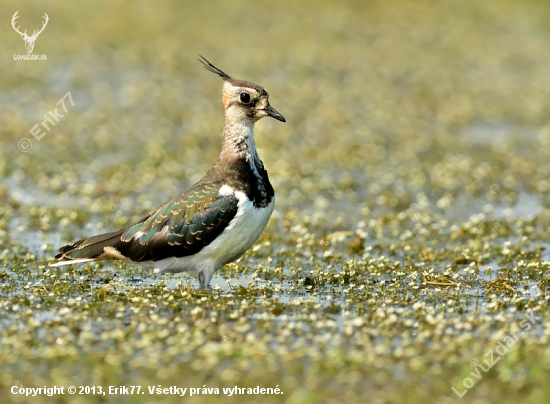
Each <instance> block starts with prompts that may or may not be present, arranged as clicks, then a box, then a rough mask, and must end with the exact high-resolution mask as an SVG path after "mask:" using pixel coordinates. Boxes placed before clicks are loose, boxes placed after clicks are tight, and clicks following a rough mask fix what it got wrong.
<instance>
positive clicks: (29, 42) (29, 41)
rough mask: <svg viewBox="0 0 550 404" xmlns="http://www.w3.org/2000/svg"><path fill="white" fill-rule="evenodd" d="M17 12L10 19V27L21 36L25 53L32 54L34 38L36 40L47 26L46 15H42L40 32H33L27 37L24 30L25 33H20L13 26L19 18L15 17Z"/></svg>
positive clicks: (17, 28)
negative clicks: (42, 21) (42, 20)
mask: <svg viewBox="0 0 550 404" xmlns="http://www.w3.org/2000/svg"><path fill="white" fill-rule="evenodd" d="M18 12H19V10H17V11H16V12H15V14H14V15H13V18H12V19H11V26H12V27H13V29H14V30H15V32H17V33H18V34H19V35H21V38H23V40H24V41H25V48H27V53H32V50H33V49H34V42H35V41H36V38H38V35H40V33H41V32H42V31H44V28H46V25H47V24H48V20H49V18H48V14H46V13H44V23H43V24H42V28H40V31H37V30H34V31H33V34H32V35H31V36H28V35H27V30H25V32H21V31H19V27H16V26H15V20H17V19H18V18H19V16H18V15H17V13H18Z"/></svg>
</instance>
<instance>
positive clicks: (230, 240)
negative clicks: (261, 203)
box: [151, 185, 275, 277]
mask: <svg viewBox="0 0 550 404" xmlns="http://www.w3.org/2000/svg"><path fill="white" fill-rule="evenodd" d="M231 194H233V195H235V197H236V198H237V200H238V201H239V202H238V207H237V214H236V215H235V217H234V218H233V220H231V222H230V223H229V225H228V226H227V227H226V228H225V230H224V231H223V232H222V233H221V234H220V235H219V236H218V237H217V238H216V240H214V241H213V242H212V243H210V244H209V245H207V246H206V247H204V248H203V249H202V250H201V251H199V252H198V253H197V254H195V255H192V256H189V257H182V258H166V259H164V260H161V261H158V262H155V263H151V264H153V265H154V269H155V272H181V271H189V272H194V273H198V272H199V271H205V272H206V273H208V275H210V277H211V276H212V275H213V274H214V272H216V271H217V270H218V269H219V268H221V267H222V266H223V265H225V264H228V263H229V262H233V261H235V260H237V259H239V258H240V257H241V256H242V255H243V254H244V253H245V252H246V250H248V249H249V248H250V247H251V246H252V245H253V244H254V243H255V242H256V240H258V238H259V237H260V235H261V234H262V232H263V231H264V229H265V226H266V225H267V222H268V221H269V218H270V217H271V213H272V212H273V208H274V207H275V196H273V198H272V199H271V202H270V203H269V205H268V206H266V207H265V208H255V207H254V204H253V202H251V201H250V200H249V199H248V198H247V196H246V195H245V194H244V193H243V192H239V191H233V189H231V188H230V187H229V186H227V185H224V186H223V187H222V188H221V189H220V195H231Z"/></svg>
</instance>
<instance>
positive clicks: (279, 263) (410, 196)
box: [0, 0, 550, 403]
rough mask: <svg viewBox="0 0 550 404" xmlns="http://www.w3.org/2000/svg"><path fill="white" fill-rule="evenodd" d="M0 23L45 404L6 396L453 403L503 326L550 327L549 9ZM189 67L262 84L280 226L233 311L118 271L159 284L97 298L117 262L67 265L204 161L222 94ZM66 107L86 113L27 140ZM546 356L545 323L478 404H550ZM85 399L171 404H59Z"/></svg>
mask: <svg viewBox="0 0 550 404" xmlns="http://www.w3.org/2000/svg"><path fill="white" fill-rule="evenodd" d="M16 10H19V16H20V17H19V19H18V25H20V27H21V29H22V30H24V29H27V32H32V30H33V29H38V28H39V27H40V26H41V24H42V16H43V14H44V13H47V14H48V15H49V23H48V25H47V26H46V28H45V29H44V31H43V32H42V33H41V34H40V36H39V37H38V38H37V40H36V45H35V48H34V52H33V53H34V54H36V55H42V54H46V55H47V60H45V61H21V60H14V54H15V55H22V54H26V51H25V47H24V43H23V41H22V39H21V37H20V36H19V35H18V34H17V33H16V32H15V31H14V30H13V28H12V27H11V25H10V21H11V18H12V16H13V14H14V13H15V11H16ZM0 15H1V16H2V18H1V19H0V22H1V23H0V38H1V41H0V71H1V74H0V176H1V178H2V180H1V181H0V202H1V203H0V239H1V240H2V243H3V245H2V249H1V250H2V251H0V282H1V283H2V285H1V287H0V299H1V300H0V304H1V305H2V307H3V310H4V313H3V314H0V338H1V345H0V362H2V363H3V364H4V365H2V366H3V371H2V372H0V373H1V375H0V388H1V389H2V390H5V391H4V392H3V396H4V397H5V399H6V400H7V401H6V402H11V401H13V402H36V403H38V402H51V401H49V400H50V399H48V397H43V396H42V397H34V398H28V399H22V398H21V397H20V396H17V395H11V394H9V389H10V388H11V386H12V385H13V384H14V383H15V381H17V383H23V385H25V386H29V387H31V386H35V387H39V386H43V385H48V386H49V385H53V384H57V385H66V386H67V385H69V384H73V385H103V386H107V385H108V384H113V385H121V384H124V385H130V384H139V385H143V386H144V388H145V386H146V385H147V384H148V383H150V384H151V385H158V384H162V385H163V386H165V387H166V386H170V385H178V386H181V387H202V386H203V385H204V384H207V385H208V387H216V386H235V385H238V386H240V387H243V386H247V387H248V386H252V387H254V386H256V385H261V386H262V387H273V386H275V385H276V384H278V385H279V386H280V387H281V389H282V390H283V391H284V392H285V395H284V398H282V396H281V397H261V396H236V397H221V396H220V397H215V396H199V397H193V398H192V400H194V402H195V401H196V402H210V401H216V400H218V401H220V402H241V400H245V401H246V402H264V400H272V401H273V402H292V403H317V402H331V403H337V402H358V403H359V402H373V403H375V402H376V403H390V402H402V403H405V402H411V403H412V402H427V403H428V402H434V403H436V402H437V403H441V402H446V401H445V400H447V401H449V402H454V401H453V400H454V399H456V400H458V397H457V396H456V395H455V394H454V393H453V392H452V390H451V386H454V387H456V388H457V389H459V390H462V389H463V387H462V384H461V383H462V380H463V379H464V377H467V376H468V374H469V372H471V371H473V370H474V369H475V367H472V366H470V361H471V360H472V359H473V358H475V357H477V358H479V360H480V361H481V358H482V357H483V355H484V354H485V352H486V351H487V349H489V348H490V347H493V346H494V345H495V344H496V341H499V340H501V339H502V335H503V334H502V333H503V332H504V331H503V330H509V329H510V328H509V327H510V324H514V323H515V322H517V321H518V319H521V318H522V317H523V313H524V312H525V311H526V310H527V311H529V312H536V313H538V315H539V316H541V318H543V319H545V318H547V317H545V316H547V315H548V313H549V310H548V307H547V301H548V299H547V297H548V294H547V288H548V285H550V280H548V279H547V278H546V270H547V269H550V268H549V267H550V264H549V260H550V257H549V255H548V252H547V251H548V250H547V248H548V247H550V245H549V244H548V228H549V227H550V126H549V124H550V121H549V112H550V104H549V103H548V98H549V94H550V40H549V38H550V36H549V35H550V19H549V18H548V16H549V15H550V3H548V2H547V1H541V0H527V1H521V2H518V1H512V0H499V1H496V0H494V1H493V0H489V1H458V0H457V1H454V0H447V1H422V0H420V1H405V0H398V1H392V2H387V1H355V2H354V1H334V2H332V1H316V2H314V1H286V0H282V1H277V2H252V1H241V0H237V1H233V2H231V3H228V2H203V3H198V2H186V1H169V0H159V1H155V2H147V1H140V0H138V1H131V2H130V1H110V2H108V1H78V2H53V1H25V2H21V1H11V0H5V1H3V2H2V4H1V5H0ZM198 55H203V56H205V57H206V58H207V59H208V60H210V61H211V62H212V63H213V64H215V65H216V66H218V67H220V68H221V69H223V70H224V71H226V72H228V73H229V74H230V75H232V76H234V77H236V78H241V79H245V80H249V81H252V82H256V83H258V84H260V85H263V86H264V87H266V88H267V90H268V91H269V93H270V101H271V104H272V105H273V107H274V108H275V109H277V110H278V111H279V112H281V113H282V114H283V115H284V116H285V118H286V119H287V123H286V124H280V123H279V122H276V121H274V120H262V121H261V122H259V123H258V124H257V129H256V143H257V145H258V148H259V153H260V156H261V158H262V159H263V161H264V163H265V165H266V168H267V169H268V171H269V173H270V179H271V181H272V183H273V185H274V188H275V190H276V193H277V206H276V210H275V213H274V216H273V218H272V220H271V222H270V225H269V226H268V228H267V229H266V231H265V233H264V235H263V236H262V239H261V240H260V244H258V248H255V251H253V252H252V253H250V254H248V255H247V256H245V257H244V259H242V260H241V261H239V263H238V264H236V265H233V266H230V267H228V268H226V269H225V270H224V271H221V272H220V273H218V274H216V276H215V277H214V279H213V282H212V283H213V284H214V285H215V284H216V282H220V284H222V283H223V282H222V281H221V279H222V278H223V279H224V282H226V283H224V284H223V285H224V286H223V288H222V289H224V290H225V291H226V292H227V291H228V290H231V291H232V292H231V293H229V294H227V293H225V294H224V293H222V294H221V295H213V296H197V295H196V294H195V292H193V290H192V289H187V288H186V287H184V286H181V285H179V286H175V281H174V282H173V283H170V282H171V281H170V280H167V281H165V280H163V278H161V277H157V278H148V276H149V275H147V274H146V273H144V272H139V270H138V269H136V268H134V267H132V266H130V265H128V266H126V265H124V264H114V265H115V266H114V268H115V269H116V270H117V273H118V274H119V275H118V276H119V277H124V276H125V275H124V274H126V273H128V274H133V273H136V274H139V275H140V276H142V277H143V278H144V279H146V280H147V281H150V282H152V283H153V284H154V285H152V286H151V287H150V289H146V290H145V291H142V290H141V291H140V290H137V291H136V289H135V288H133V287H131V286H130V287H128V286H124V285H125V284H124V283H123V282H122V283H121V285H123V286H120V285H118V286H116V287H115V288H114V289H113V288H111V289H103V288H96V289H94V290H92V291H90V288H89V284H88V285H86V283H85V282H84V281H83V279H85V278H87V277H89V271H90V270H92V269H93V270H95V271H100V272H101V271H103V272H102V273H103V274H104V276H109V275H108V274H112V273H113V272H114V271H112V268H113V267H109V266H108V265H103V266H95V267H92V266H88V267H83V268H76V267H75V268H74V269H70V270H69V269H63V270H61V271H59V272H58V271H48V270H47V268H46V265H47V263H48V262H50V261H51V257H52V256H53V255H54V250H55V249H56V248H57V247H59V246H60V245H63V244H65V243H66V242H68V241H71V240H73V239H75V238H78V237H83V236H86V235H91V233H93V232H99V231H108V230H113V229H114V228H119V227H122V226H126V225H129V224H131V222H132V221H134V220H137V219H139V218H140V217H142V216H143V214H144V213H146V212H148V211H149V210H150V209H152V208H154V207H156V206H157V205H159V204H160V203H162V202H165V201H166V200H168V199H170V198H171V197H173V196H175V195H176V194H177V193H179V192H181V190H183V189H185V188H186V187H188V186H190V185H192V184H193V183H194V182H195V181H197V180H199V179H200V178H201V177H202V176H203V175H204V173H205V172H206V171H207V170H208V169H209V167H210V166H211V165H212V163H213V162H214V161H215V159H216V157H217V155H218V153H219V150H220V147H221V143H222V139H221V137H220V133H221V125H222V111H221V106H220V96H221V80H220V79H219V78H218V77H216V76H214V75H212V74H211V73H208V72H207V71H206V70H205V69H203V68H202V66H201V65H200V63H199V62H198V61H197V58H198ZM68 91H70V92H71V96H72V99H73V100H74V103H75V106H74V107H73V106H71V105H68V110H69V112H68V113H66V114H65V116H64V117H63V118H61V119H60V122H59V123H57V124H56V125H55V127H53V128H52V129H51V130H50V131H48V132H47V133H46V135H45V136H44V137H43V138H42V139H41V140H40V141H38V140H37V139H35V138H33V137H32V135H31V134H30V133H29V130H30V129H31V128H33V126H34V125H36V124H38V125H40V124H41V122H42V121H43V120H44V115H45V114H47V113H48V111H53V110H54V109H55V108H56V107H57V108H58V112H60V113H62V114H63V112H61V109H60V108H59V106H56V103H57V102H58V101H59V100H60V99H61V98H62V97H63V96H64V95H65V94H66V93H67V92H68ZM23 138H28V139H29V140H30V141H31V142H32V148H31V149H30V150H29V151H27V152H22V151H20V150H19V148H18V143H19V142H20V141H21V139H23ZM297 247H298V248H297ZM464 267H465V268H464ZM105 274H107V275H105ZM274 274H275V275H274ZM132 276H133V275H132ZM128 277H131V276H130V275H128ZM344 278H345V281H344ZM178 279H179V278H178ZM181 279H185V278H184V277H183V278H181ZM234 279H237V280H236V281H235V282H234V284H233V285H230V283H231V281H232V280H234ZM239 279H240V281H239ZM339 279H342V280H341V281H339ZM159 282H160V283H159ZM184 282H185V281H184ZM189 282H191V284H192V285H194V286H193V287H195V286H196V284H194V283H192V282H193V281H191V280H190V281H189ZM273 282H274V283H273ZM277 282H279V283H278V286H277ZM385 285H389V286H387V287H386V286H385ZM449 285H451V286H452V287H451V288H448V286H449ZM125 287H126V288H127V289H125ZM117 288H118V289H117ZM232 288H233V289H232ZM277 288H278V289H277ZM312 289H313V292H312ZM525 290H527V292H525ZM79 298H80V300H77V299H79ZM174 299H175V300H174ZM203 299H204V300H203ZM300 299H302V301H305V302H310V303H307V304H306V303H302V301H300ZM152 302H153V303H152ZM296 302H298V303H296ZM419 305H420V306H419ZM14 307H15V309H14ZM67 310H68V311H67ZM235 313H237V314H235ZM281 315H282V316H281ZM102 316H103V317H104V318H103V319H101V317H102ZM311 316H313V317H311ZM438 316H439V317H438ZM97 317H100V320H97ZM213 318H214V319H215V320H212V319H213ZM390 320H391V321H390ZM412 324H416V325H415V326H414V327H413V326H412ZM411 327H413V328H418V329H419V331H420V334H415V333H413V334H411ZM423 327H424V328H423ZM413 331H414V330H413ZM423 333H424V334H423ZM411 335H412V336H411ZM548 335H549V333H548V329H547V328H546V327H545V325H544V320H543V321H541V322H540V323H539V324H538V327H536V330H534V331H533V332H531V333H529V335H528V337H526V338H525V339H523V340H522V342H521V343H519V344H518V345H517V346H516V349H515V350H514V352H513V353H511V354H509V355H508V356H506V357H505V358H503V359H502V360H501V363H500V364H499V365H498V366H495V368H494V369H492V370H491V371H490V372H488V373H486V374H485V373H484V376H483V379H482V380H481V381H479V382H477V379H476V385H475V387H474V388H473V389H472V390H471V391H469V392H468V394H467V395H466V396H465V397H464V398H463V400H468V402H479V403H482V402H483V403H484V402H498V403H512V402H525V403H528V402H532V403H540V402H550V390H549V389H548V387H547V384H548V383H547V382H548V376H547V374H548V366H549V365H548V363H550V361H549V360H548V359H550V350H549V349H548V348H547V343H548ZM59 338H61V341H62V342H61V343H59ZM518 346H520V348H517V347H518ZM262 383H263V384H262ZM93 399H95V400H98V402H100V400H103V399H108V400H109V402H123V401H124V402H128V401H127V400H129V401H131V402H160V401H163V402H166V401H167V402H180V401H181V399H180V398H177V397H174V396H148V395H147V396H143V397H123V396H110V397H99V396H95V397H89V396H80V397H68V396H63V397H56V398H55V400H57V402H69V401H70V402H89V401H90V400H93ZM132 400H133V401H132Z"/></svg>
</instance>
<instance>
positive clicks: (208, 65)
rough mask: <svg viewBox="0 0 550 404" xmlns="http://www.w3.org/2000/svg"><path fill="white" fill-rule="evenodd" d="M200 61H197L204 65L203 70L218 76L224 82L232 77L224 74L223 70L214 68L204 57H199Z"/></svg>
mask: <svg viewBox="0 0 550 404" xmlns="http://www.w3.org/2000/svg"><path fill="white" fill-rule="evenodd" d="M199 56H200V58H201V59H199V62H201V63H202V64H203V65H204V68H205V69H206V70H208V71H211V72H212V73H216V74H217V75H218V76H220V77H221V78H222V79H224V80H231V79H232V77H231V76H230V75H229V74H227V73H226V72H224V71H223V70H220V69H218V68H217V67H216V66H214V65H213V64H212V63H210V62H209V61H208V60H206V58H205V57H204V56H201V55H199Z"/></svg>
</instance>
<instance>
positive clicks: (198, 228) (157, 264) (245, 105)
mask: <svg viewBox="0 0 550 404" xmlns="http://www.w3.org/2000/svg"><path fill="white" fill-rule="evenodd" d="M199 61H200V62H201V63H202V64H203V65H204V67H205V68H206V69H207V70H209V71H211V72H212V73H215V74H217V75H218V76H220V77H221V78H222V79H223V81H224V82H223V91H222V105H223V110H224V122H223V136H224V142H223V147H222V150H221V153H220V155H219V157H218V160H217V161H216V163H215V164H214V166H213V167H212V168H211V169H210V170H209V171H208V172H207V173H206V175H205V176H204V177H203V178H202V179H201V180H200V181H199V182H197V183H196V184H195V185H193V186H192V187H191V188H189V189H188V190H186V191H184V192H182V193H181V194H180V195H178V196H177V197H175V198H174V199H172V200H171V201H169V202H166V203H165V204H163V205H161V206H159V207H158V208H157V209H155V210H153V211H152V212H150V213H149V214H148V215H147V216H145V217H144V218H143V219H141V220H140V221H138V222H137V223H136V224H134V225H131V226H129V227H126V228H124V229H120V230H117V231H114V232H111V233H105V234H100V235H98V236H94V237H90V238H86V239H83V240H79V241H75V242H73V243H70V244H68V245H66V246H64V247H61V248H60V249H59V253H58V254H57V255H56V256H55V258H57V259H58V260H59V262H56V263H54V264H51V266H61V265H67V264H76V263H82V262H90V261H99V260H122V261H126V262H130V263H136V264H141V265H144V266H146V267H148V268H151V269H153V270H154V272H155V273H177V272H182V271H186V272H189V273H191V274H195V275H196V276H197V277H198V280H199V282H200V286H201V288H205V289H209V288H210V280H211V279H212V276H213V275H214V273H215V272H216V271H217V270H218V269H220V268H221V267H222V266H224V265H225V264H228V263H230V262H233V261H235V260H237V259H239V258H240V257H241V256H242V255H243V254H244V253H245V252H246V251H247V250H248V249H249V248H250V247H251V246H252V245H253V244H254V243H255V242H256V240H258V238H259V237H260V235H261V234H262V232H263V231H264V229H265V227H266V225H267V222H268V221H269V218H270V216H271V213H272V212H273V208H274V206H275V192H274V190H273V187H272V186H271V183H270V182H269V177H268V175H267V171H266V170H265V168H264V164H263V162H262V160H261V159H260V157H259V156H258V152H257V150H256V144H255V142H254V124H255V123H256V122H257V121H258V120H260V119H261V118H263V117H266V116H270V117H272V118H275V119H277V120H278V121H281V122H286V120H285V118H284V117H283V116H282V115H281V114H280V113H278V112H277V111H276V110H275V109H273V107H271V105H270V104H269V94H268V92H267V90H266V89H265V88H263V87H262V86H259V85H257V84H254V83H250V82H248V81H244V80H237V79H234V78H233V77H231V76H229V75H228V74H227V73H225V72H223V71H222V70H220V69H218V68H217V67H216V66H214V65H213V64H212V63H210V62H209V61H208V60H206V59H205V58H204V57H202V56H201V59H199Z"/></svg>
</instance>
